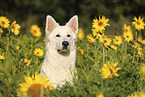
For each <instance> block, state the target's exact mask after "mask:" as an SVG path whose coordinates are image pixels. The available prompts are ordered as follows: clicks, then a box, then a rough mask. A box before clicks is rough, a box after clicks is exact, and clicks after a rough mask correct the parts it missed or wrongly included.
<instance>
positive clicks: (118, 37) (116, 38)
mask: <svg viewBox="0 0 145 97" xmlns="http://www.w3.org/2000/svg"><path fill="white" fill-rule="evenodd" d="M114 37H115V39H113V43H114V44H115V45H119V46H120V44H122V38H121V36H114Z"/></svg>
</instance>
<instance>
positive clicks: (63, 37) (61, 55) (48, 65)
mask: <svg viewBox="0 0 145 97" xmlns="http://www.w3.org/2000/svg"><path fill="white" fill-rule="evenodd" d="M45 31H46V54H45V60H44V62H43V65H42V67H41V71H40V76H42V75H43V76H45V75H46V76H48V80H49V82H52V83H55V85H54V87H56V86H57V85H59V86H62V85H64V84H65V82H66V81H68V82H70V83H72V80H73V78H74V77H75V76H74V74H76V72H77V71H76V69H75V61H76V46H75V42H76V41H77V34H78V17H77V16H76V15H75V16H73V17H72V18H71V19H70V21H69V22H68V23H66V25H65V26H60V25H59V24H58V23H56V21H55V20H54V19H53V18H52V17H51V16H49V15H48V16H47V18H46V28H45Z"/></svg>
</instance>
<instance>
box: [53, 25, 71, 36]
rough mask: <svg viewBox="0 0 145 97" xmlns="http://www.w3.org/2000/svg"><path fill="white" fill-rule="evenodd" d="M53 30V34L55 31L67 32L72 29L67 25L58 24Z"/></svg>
mask: <svg viewBox="0 0 145 97" xmlns="http://www.w3.org/2000/svg"><path fill="white" fill-rule="evenodd" d="M54 32H55V34H56V33H60V34H67V33H72V30H71V29H70V28H69V27H68V26H58V27H57V28H56V29H55V31H54Z"/></svg>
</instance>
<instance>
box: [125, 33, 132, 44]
mask: <svg viewBox="0 0 145 97" xmlns="http://www.w3.org/2000/svg"><path fill="white" fill-rule="evenodd" d="M123 37H124V39H125V41H127V42H130V41H132V40H133V35H132V32H124V33H123Z"/></svg>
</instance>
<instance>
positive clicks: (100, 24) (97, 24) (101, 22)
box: [92, 16, 110, 32]
mask: <svg viewBox="0 0 145 97" xmlns="http://www.w3.org/2000/svg"><path fill="white" fill-rule="evenodd" d="M108 21H109V19H105V17H104V16H102V19H101V18H100V16H99V19H97V18H96V19H93V23H92V28H95V30H96V31H98V32H101V31H103V30H105V27H106V26H110V24H108V23H107V22H108Z"/></svg>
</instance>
